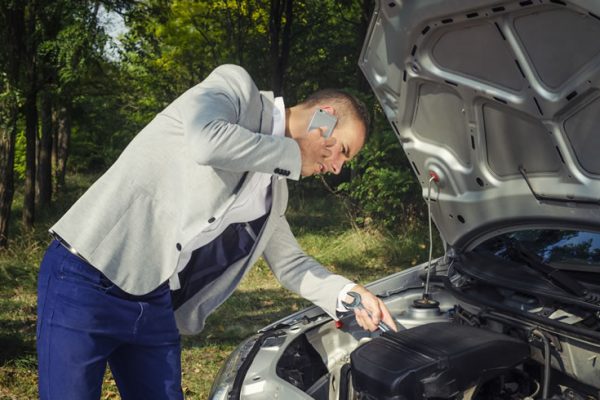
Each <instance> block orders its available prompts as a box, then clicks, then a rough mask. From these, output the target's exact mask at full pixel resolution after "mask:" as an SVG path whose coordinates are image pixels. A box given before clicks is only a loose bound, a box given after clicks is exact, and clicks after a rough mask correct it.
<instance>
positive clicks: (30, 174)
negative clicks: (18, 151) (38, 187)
mask: <svg viewBox="0 0 600 400" xmlns="http://www.w3.org/2000/svg"><path fill="white" fill-rule="evenodd" d="M30 68H31V67H30ZM31 69H34V68H31ZM34 70H35V69H34ZM32 75H33V76H32ZM28 76H29V77H30V79H34V78H33V77H34V76H35V71H34V72H33V74H28ZM34 85H35V84H34V82H31V86H32V87H31V88H30V89H29V92H28V93H27V96H26V97H25V106H24V109H25V140H26V141H27V143H26V145H25V190H24V197H23V225H24V227H25V228H32V227H33V223H34V221H35V164H36V163H35V161H36V160H35V158H36V157H35V144H36V141H37V129H38V111H37V104H36V103H37V93H36V91H35V86H34Z"/></svg>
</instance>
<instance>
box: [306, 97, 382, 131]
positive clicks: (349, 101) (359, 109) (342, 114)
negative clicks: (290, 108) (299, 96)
mask: <svg viewBox="0 0 600 400" xmlns="http://www.w3.org/2000/svg"><path fill="white" fill-rule="evenodd" d="M323 103H333V104H334V105H336V106H337V107H336V109H337V111H338V119H340V120H343V119H344V118H346V117H347V116H349V117H354V118H356V119H358V120H359V121H360V122H362V124H363V125H364V127H365V140H366V139H367V138H368V137H369V130H370V127H371V116H370V115H369V111H368V110H367V106H365V103H363V102H362V101H361V100H359V99H358V98H357V97H356V96H354V95H353V94H351V93H348V92H346V91H344V90H340V89H321V90H318V91H316V92H314V93H313V94H311V95H310V96H308V97H307V98H306V99H304V101H303V102H302V104H304V105H306V106H308V107H313V106H315V105H317V104H323ZM340 106H341V107H340ZM348 114H349V115H348Z"/></svg>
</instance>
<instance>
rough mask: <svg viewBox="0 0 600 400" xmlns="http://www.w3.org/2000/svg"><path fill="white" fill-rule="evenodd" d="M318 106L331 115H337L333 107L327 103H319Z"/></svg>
mask: <svg viewBox="0 0 600 400" xmlns="http://www.w3.org/2000/svg"><path fill="white" fill-rule="evenodd" d="M319 108H320V109H321V110H323V111H325V112H327V113H328V114H331V115H335V116H337V114H336V112H335V108H333V107H332V106H328V105H321V106H319Z"/></svg>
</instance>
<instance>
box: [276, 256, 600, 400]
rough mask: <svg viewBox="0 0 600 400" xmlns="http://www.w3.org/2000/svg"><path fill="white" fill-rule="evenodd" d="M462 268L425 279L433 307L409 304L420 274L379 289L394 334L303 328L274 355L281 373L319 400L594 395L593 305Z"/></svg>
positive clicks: (598, 348)
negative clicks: (505, 284) (501, 283)
mask: <svg viewBox="0 0 600 400" xmlns="http://www.w3.org/2000/svg"><path fill="white" fill-rule="evenodd" d="M459 271H460V270H459V269H458V268H454V267H451V268H450V270H449V271H442V272H441V273H439V271H438V274H437V275H436V276H434V277H433V278H432V288H431V296H432V298H434V299H435V300H436V302H437V303H438V305H437V306H436V307H419V306H415V304H418V302H415V300H418V299H420V298H421V296H422V292H423V290H422V286H423V282H424V276H423V273H422V271H421V273H419V274H417V273H416V272H412V273H411V274H407V276H402V277H401V280H402V281H404V285H402V286H400V287H399V288H398V287H397V288H396V289H393V290H387V291H386V290H384V291H383V292H381V293H382V295H381V297H383V298H384V299H385V302H386V304H387V305H388V308H390V310H391V311H392V313H393V315H394V318H395V320H396V322H397V323H398V326H399V328H400V330H399V331H398V332H386V333H381V332H375V333H369V332H364V331H362V330H361V329H360V327H358V326H357V325H356V323H355V322H354V321H353V318H352V316H344V317H342V318H341V320H340V322H338V323H337V324H336V323H334V321H330V322H329V323H325V324H320V325H318V326H315V327H313V328H312V329H307V330H306V331H304V332H303V333H302V334H301V335H299V336H298V337H296V338H295V339H294V341H293V345H290V346H288V347H287V348H286V350H285V352H284V353H283V354H282V355H281V357H280V358H279V361H278V363H277V376H278V378H279V379H282V380H284V381H285V382H287V383H289V384H291V385H293V386H295V387H296V388H297V389H299V390H301V391H302V392H304V393H306V394H308V395H309V396H310V397H307V398H314V399H323V400H325V399H327V400H332V399H336V400H375V399H384V400H388V399H389V400H404V399H406V400H409V399H456V400H458V399H473V400H474V399H479V400H483V399H494V400H495V399H553V400H559V399H585V400H590V399H596V400H598V399H600V360H599V359H598V358H599V357H600V345H599V343H600V341H598V340H597V339H596V337H597V336H598V334H599V332H600V330H599V320H600V318H599V316H600V313H598V312H594V307H597V305H595V306H594V305H593V304H592V305H591V306H590V307H589V308H588V309H585V307H584V308H581V307H580V308H578V307H576V306H575V305H574V304H570V303H569V302H566V303H564V304H560V302H559V301H557V300H556V299H549V298H544V296H540V295H539V294H538V295H534V294H532V293H521V292H518V291H516V290H509V289H506V288H502V287H500V288H499V287H497V286H495V285H491V284H489V283H484V282H481V281H477V280H474V279H473V278H472V277H470V276H467V275H466V274H464V273H463V272H462V271H460V272H459ZM406 272H408V271H406ZM389 283H390V282H386V284H387V285H389ZM387 285H386V286H387ZM483 300H484V301H483ZM524 316H526V317H527V318H524ZM581 316H587V317H586V318H581Z"/></svg>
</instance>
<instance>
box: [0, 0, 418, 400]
mask: <svg viewBox="0 0 600 400" xmlns="http://www.w3.org/2000/svg"><path fill="white" fill-rule="evenodd" d="M374 7H375V0H215V1H208V0H206V1H199V0H197V1H192V0H95V1H94V0H0V399H5V398H6V399H12V398H35V395H33V394H32V393H35V368H36V361H35V344H34V342H35V280H36V274H37V266H38V264H39V261H40V259H41V255H42V254H43V250H44V248H45V246H46V245H47V243H48V241H49V236H48V234H47V230H48V228H49V227H50V226H51V224H52V223H53V222H55V221H56V220H57V219H58V218H59V217H60V215H61V214H62V213H63V212H64V211H65V210H66V209H68V207H69V205H70V204H72V202H73V201H74V200H76V198H77V197H78V196H79V195H80V194H81V193H82V192H83V191H84V190H85V188H86V187H87V186H88V185H89V184H91V183H92V182H93V180H94V179H95V178H96V177H98V176H99V175H100V174H101V173H102V172H103V171H105V170H106V169H107V168H108V167H109V166H110V165H111V164H112V162H113V161H114V160H115V159H116V158H117V157H118V156H119V154H120V152H121V151H122V150H123V149H124V147H125V146H126V145H127V143H128V142H129V141H130V140H131V139H132V138H133V137H134V136H135V134H136V133H137V132H138V131H139V130H140V129H141V128H143V127H144V125H146V124H147V123H148V122H149V121H150V120H151V119H152V118H153V117H154V115H155V114H156V113H157V112H159V111H160V110H162V109H163V108H164V107H165V106H166V105H168V104H169V103H170V102H171V101H173V100H174V99H175V98H176V97H178V96H179V95H180V94H181V93H183V92H184V91H185V90H187V89H188V88H190V87H192V86H194V85H195V84H197V83H198V82H200V81H201V80H202V79H203V78H204V77H206V76H207V75H208V73H209V72H210V71H211V70H212V69H213V68H215V67H216V66H218V65H220V64H224V63H234V64H239V65H241V66H243V67H244V68H246V69H247V70H248V71H249V73H250V75H251V76H252V77H253V78H254V80H255V82H256V83H257V85H258V87H259V88H261V89H262V90H272V91H274V92H275V95H276V96H284V98H285V101H286V104H287V105H293V104H295V103H296V102H298V101H300V100H302V99H303V98H304V97H305V96H306V95H308V94H310V93H312V92H313V91H315V90H317V89H320V88H328V87H332V88H343V89H346V90H348V91H350V92H352V93H354V94H356V95H357V96H358V97H359V98H361V99H362V100H364V101H365V102H366V104H367V105H368V107H369V109H370V111H371V114H372V116H373V124H372V134H371V137H370V139H369V141H368V143H367V144H366V146H365V148H364V150H363V151H362V152H361V153H360V154H359V156H358V157H357V158H356V159H355V160H353V161H352V162H351V163H350V164H349V165H348V166H347V167H345V169H344V171H343V173H342V174H341V175H339V176H325V177H315V178H310V179H302V180H301V181H300V182H299V183H292V185H291V192H292V195H291V196H290V197H291V198H292V199H295V200H294V201H292V203H291V204H290V209H291V210H290V212H289V213H290V219H291V222H292V227H293V229H294V231H295V233H296V235H297V236H299V239H300V241H301V244H303V246H305V247H312V248H313V252H312V253H311V254H313V255H314V256H315V257H316V258H317V259H319V260H320V261H321V262H323V263H324V264H325V265H328V266H329V267H330V268H332V269H336V267H337V268H339V271H340V272H343V273H346V274H349V275H350V277H351V278H354V279H359V280H363V281H364V280H368V279H373V278H376V277H377V276H381V275H383V274H384V273H389V272H390V271H393V270H394V269H395V268H396V267H394V266H397V265H404V266H407V265H406V264H407V263H408V264H413V265H414V264H415V263H416V262H417V261H418V260H422V259H423V257H424V255H425V251H426V250H425V245H424V244H423V243H424V241H423V240H422V238H424V237H425V235H424V232H423V230H422V229H421V226H423V225H424V224H423V222H424V221H425V215H424V212H423V211H424V207H423V204H422V199H421V192H420V187H419V185H418V183H417V182H416V180H415V178H414V177H413V173H412V170H411V168H410V166H409V165H408V162H407V161H406V158H405V157H404V154H403V152H402V150H401V147H400V144H399V142H398V140H397V138H396V137H395V135H394V133H393V132H392V130H391V128H390V126H389V125H388V123H387V121H386V120H385V118H384V117H383V115H382V113H381V110H380V108H379V106H378V104H377V102H376V100H375V99H374V96H373V94H372V92H371V90H370V88H369V85H368V83H367V82H366V80H365V79H364V77H363V75H362V72H361V71H360V70H359V68H358V65H357V62H358V59H359V54H360V51H361V48H362V46H363V41H364V38H365V34H366V31H367V29H368V26H369V22H370V19H371V13H372V11H373V9H374ZM331 210H334V211H333V212H332V211H331ZM310 212H316V214H315V220H314V221H313V222H314V223H313V224H312V225H311V223H310V220H308V219H307V214H308V213H310ZM319 212H320V214H319ZM294 215H297V216H298V217H297V218H296V219H295V220H296V224H295V225H294V223H293V220H294ZM332 218H334V219H335V220H332ZM332 221H333V222H332ZM84 223H85V221H82V224H84ZM311 229H312V230H313V231H316V232H318V231H319V229H322V232H323V236H324V237H323V238H318V237H317V238H316V239H315V238H314V237H313V238H312V239H311V238H310V237H304V238H303V236H302V233H303V232H308V231H309V230H311ZM323 229H324V230H323ZM348 232H350V233H348ZM332 234H335V235H337V236H338V237H342V238H344V239H343V241H344V242H345V245H342V244H340V241H332V240H331V239H330V237H331V235H332ZM344 235H346V236H344ZM347 235H351V237H350V236H347ZM352 235H354V236H352ZM327 236H328V237H329V239H326V238H325V237H327ZM353 240H357V241H358V242H360V244H357V245H353V242H352V241H353ZM369 240H372V242H373V243H375V244H374V246H375V247H372V246H371V247H370V245H369V244H365V243H367V242H368V241H369ZM332 243H333V246H338V247H336V248H331V246H332ZM328 246H329V247H328ZM339 246H342V247H339ZM343 246H346V247H343ZM327 249H329V250H327ZM356 249H363V252H362V253H361V254H357V253H355V252H354V251H356ZM374 249H376V250H374ZM327 251H330V252H331V253H327ZM323 252H325V253H323ZM340 252H346V253H347V254H348V257H351V258H353V259H352V261H351V262H348V263H346V267H347V268H346V269H344V262H341V261H339V258H335V257H333V256H330V255H328V254H334V253H335V254H339V253H340ZM309 253H310V251H309ZM336 257H338V256H336ZM373 260H375V261H373ZM336 262H337V264H339V265H337V264H336ZM375 264H378V265H380V267H379V268H378V269H377V268H375V267H374V265H375ZM352 265H354V269H352ZM359 265H360V268H359V267H358V266H359ZM365 266H371V267H373V268H375V269H376V270H374V271H371V272H368V273H365V272H364V268H365ZM266 270H267V269H266V267H265V266H264V265H260V263H259V265H258V267H257V271H258V272H257V273H256V274H258V275H254V276H251V277H250V278H249V279H250V280H249V281H248V282H246V283H245V284H246V285H247V287H248V288H252V290H259V291H260V290H266V289H265V287H270V285H271V284H272V282H271V281H266V279H272V278H266V277H265V276H266V275H265V274H264V272H265V271H266ZM263 275H265V276H263ZM259 286H260V287H262V289H257V287H259ZM242 290H243V288H242ZM274 290H275V289H274ZM277 290H280V289H277ZM255 293H258V292H255ZM261 293H262V294H261V295H262V296H265V298H266V299H267V300H265V301H267V303H268V302H271V304H272V303H273V302H275V303H276V301H277V299H278V298H280V299H281V301H282V304H283V306H282V307H279V308H277V310H275V311H274V312H271V313H265V314H264V315H263V317H262V319H261V318H258V319H256V318H254V319H253V323H252V324H249V328H248V327H246V329H245V330H243V332H238V333H236V334H234V335H233V336H228V339H227V340H229V342H227V345H226V346H224V347H219V346H218V345H217V347H218V348H219V349H220V350H219V351H217V352H216V353H215V354H216V356H215V357H214V364H215V366H214V367H211V368H212V369H211V370H210V371H209V373H208V374H209V378H208V379H205V381H206V382H204V381H203V383H201V384H194V383H189V382H190V381H188V383H187V385H188V390H189V393H188V394H190V393H191V394H195V395H193V396H192V398H196V397H195V396H199V397H198V398H203V397H204V396H205V395H206V391H207V387H206V386H207V385H208V384H209V382H210V376H213V375H214V374H215V373H216V368H218V365H219V364H220V362H221V361H222V359H223V357H225V356H226V354H227V353H228V352H229V351H230V350H231V349H232V348H233V347H234V345H235V342H236V341H239V340H240V339H241V338H243V337H244V335H248V334H249V333H251V331H248V329H256V328H260V326H261V325H257V324H263V325H264V324H265V323H267V322H270V321H271V320H272V319H273V318H275V317H280V316H281V315H285V314H286V313H288V312H290V311H293V310H294V309H297V307H298V304H300V305H303V303H297V302H296V300H288V299H289V296H290V295H289V294H285V293H284V294H282V293H279V292H277V293H279V294H277V293H275V292H273V293H269V295H268V296H267V293H265V292H261ZM277 296H280V297H277ZM273 299H275V300H273ZM239 303H240V304H244V303H245V302H239ZM230 304H232V305H231V307H232V311H231V312H233V313H238V314H239V313H242V314H243V313H244V312H245V311H248V312H250V311H251V310H246V309H244V308H243V307H241V309H240V307H239V306H240V304H237V306H236V303H235V299H234V300H233V303H230ZM268 305H269V304H267V306H268ZM236 307H237V308H236ZM238 314H236V315H238ZM239 315H241V314H239ZM240 318H241V317H240ZM242 319H243V318H242ZM215 324H216V325H215V327H214V328H211V326H210V325H209V326H208V327H207V332H208V333H207V335H206V336H207V337H211V335H212V337H213V338H214V337H217V338H218V337H219V336H218V335H219V332H220V331H219V329H220V328H219V327H218V323H215ZM211 329H214V332H213V331H211ZM225 330H226V329H225ZM199 340H200V339H199ZM202 340H204V341H203V342H193V343H192V342H188V345H189V346H190V348H191V347H193V348H194V349H198V348H200V349H201V350H198V351H200V352H202V351H204V352H205V353H206V351H208V352H209V353H208V354H211V353H210V351H211V350H210V344H209V343H208V342H206V338H204V339H202ZM224 340H225V339H224ZM190 343H192V344H190ZM185 357H192V358H193V351H192V350H190V353H187V356H186V353H185V352H184V360H185ZM204 357H205V358H206V356H204ZM200 358H201V357H200V356H199V355H198V359H200ZM188 361H189V360H188ZM197 362H200V361H197ZM191 365H194V361H192V363H191ZM203 365H204V364H203ZM184 374H185V371H184ZM23 376H25V378H23ZM15 379H17V380H16V381H15ZM108 379H109V381H110V378H108ZM184 381H185V377H184ZM9 382H10V383H9ZM207 382H208V383H207ZM194 385H196V386H194ZM20 386H27V387H25V388H20V389H19V387H20ZM108 387H110V384H109V385H108ZM107 390H108V389H107ZM107 390H105V396H107V395H106V393H108V395H110V393H111V392H110V390H108V392H107ZM29 396H32V397H29ZM107 398H109V397H107Z"/></svg>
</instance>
